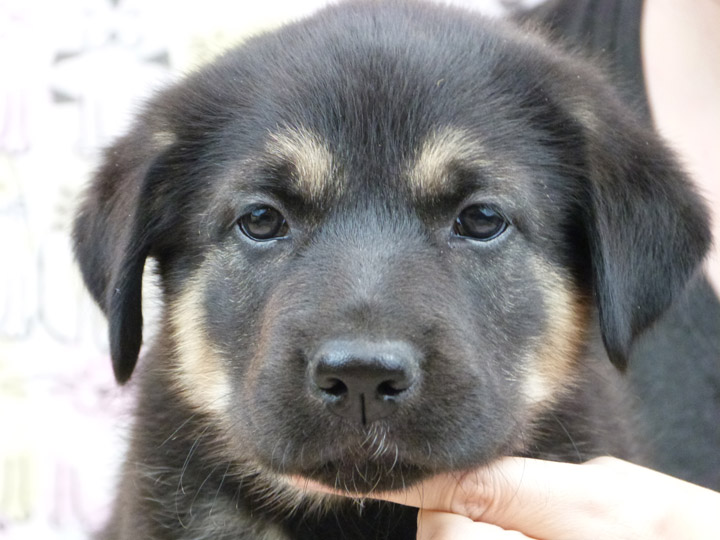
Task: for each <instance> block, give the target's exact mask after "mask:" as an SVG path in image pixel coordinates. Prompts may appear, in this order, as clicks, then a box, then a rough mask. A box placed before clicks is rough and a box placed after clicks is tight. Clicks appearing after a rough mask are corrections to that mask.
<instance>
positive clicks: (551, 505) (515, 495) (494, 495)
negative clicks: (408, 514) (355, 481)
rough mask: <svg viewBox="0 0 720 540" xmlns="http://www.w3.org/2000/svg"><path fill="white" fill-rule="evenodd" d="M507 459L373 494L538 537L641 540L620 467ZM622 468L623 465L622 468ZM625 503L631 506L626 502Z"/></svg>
mask: <svg viewBox="0 0 720 540" xmlns="http://www.w3.org/2000/svg"><path fill="white" fill-rule="evenodd" d="M598 472H599V471H598V468H597V467H595V468H591V467H587V466H583V465H572V464H567V463H556V462H549V461H540V460H534V459H525V458H504V459H501V460H499V461H498V462H496V463H494V464H492V465H490V466H488V467H483V468H480V469H477V470H473V471H470V472H466V473H463V474H449V475H440V476H437V477H434V478H431V479H429V480H428V481H426V482H423V483H422V484H421V485H420V486H418V487H416V488H410V489H408V490H406V491H404V492H400V493H397V492H395V493H383V494H373V495H372V497H373V498H380V499H382V500H388V501H391V502H396V503H400V504H406V505H409V506H416V507H418V508H424V509H429V510H436V511H441V512H450V513H454V514H460V515H463V516H466V517H468V518H470V519H471V520H472V521H476V522H480V521H482V522H486V523H492V524H495V525H497V526H499V527H500V528H501V529H503V530H516V531H523V533H525V534H527V535H530V536H532V537H536V538H553V539H554V540H564V539H567V540H576V539H577V538H600V537H602V538H617V539H620V538H635V539H637V538H641V537H643V536H644V534H638V532H637V530H636V529H637V528H636V527H634V524H636V523H640V522H639V520H637V518H636V516H633V515H632V508H633V507H634V505H635V502H634V501H633V500H632V499H629V498H627V494H625V493H618V489H617V488H618V486H621V485H623V483H624V480H623V479H622V478H620V477H619V475H618V471H617V470H612V471H605V470H603V471H600V474H598ZM620 472H622V468H620ZM622 501H624V502H625V503H626V504H624V505H623V504H622Z"/></svg>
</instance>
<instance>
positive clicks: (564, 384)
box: [523, 260, 590, 408]
mask: <svg viewBox="0 0 720 540" xmlns="http://www.w3.org/2000/svg"><path fill="white" fill-rule="evenodd" d="M533 265H534V266H535V267H536V268H537V272H538V274H537V275H540V276H543V280H544V283H545V285H544V287H543V301H544V304H545V312H546V313H547V328H546V329H545V333H544V336H543V338H542V341H541V342H540V343H539V344H538V346H537V348H536V349H535V352H534V354H533V355H532V357H531V359H530V362H529V364H528V370H527V375H526V378H525V381H524V384H523V388H524V394H525V397H526V398H527V401H528V403H529V404H530V406H531V407H533V408H536V407H541V408H546V407H548V406H550V405H552V404H553V403H554V402H555V401H556V400H557V399H558V398H560V397H561V396H562V395H563V394H564V393H565V392H567V391H568V390H570V389H571V388H572V387H573V385H574V379H575V371H576V366H577V364H578V359H579V355H580V353H581V347H582V346H583V343H584V342H585V340H586V339H587V332H588V326H589V318H590V310H589V305H588V303H587V302H586V301H584V300H583V299H582V298H581V297H580V296H579V294H578V293H577V292H575V291H574V290H573V286H572V284H571V283H570V281H569V280H568V279H567V278H565V277H563V276H562V275H561V274H560V273H559V272H558V271H557V270H555V269H553V267H552V266H551V265H550V264H548V263H547V262H544V261H540V260H536V261H534V263H533Z"/></svg>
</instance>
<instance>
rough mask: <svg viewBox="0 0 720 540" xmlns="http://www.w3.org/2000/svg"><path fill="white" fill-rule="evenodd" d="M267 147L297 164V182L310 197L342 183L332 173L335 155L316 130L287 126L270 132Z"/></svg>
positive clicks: (267, 149)
mask: <svg viewBox="0 0 720 540" xmlns="http://www.w3.org/2000/svg"><path fill="white" fill-rule="evenodd" d="M265 150H266V151H267V152H268V153H269V154H270V155H271V156H273V157H274V158H279V159H283V160H286V161H287V162H289V163H290V164H291V165H292V166H293V167H294V170H295V174H294V175H293V180H294V182H295V185H296V186H297V187H298V188H299V189H300V190H301V191H302V192H304V193H306V194H307V195H308V197H309V198H311V199H317V198H319V197H321V196H322V195H323V194H324V193H325V192H326V191H327V190H328V189H329V188H331V187H334V188H335V189H338V188H339V187H340V185H339V183H338V181H337V179H336V178H334V176H333V172H334V171H333V155H332V153H331V151H330V149H329V148H328V146H327V144H326V143H325V142H324V141H323V140H322V139H321V137H319V136H318V135H317V134H316V133H313V132H311V131H309V130H307V129H305V128H302V127H300V128H286V129H284V130H282V131H280V132H277V133H271V134H270V138H269V140H268V142H267V144H266V147H265Z"/></svg>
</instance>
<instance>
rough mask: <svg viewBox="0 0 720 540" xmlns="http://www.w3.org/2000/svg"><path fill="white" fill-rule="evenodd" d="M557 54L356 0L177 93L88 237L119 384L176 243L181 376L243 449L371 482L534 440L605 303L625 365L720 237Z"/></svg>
mask: <svg viewBox="0 0 720 540" xmlns="http://www.w3.org/2000/svg"><path fill="white" fill-rule="evenodd" d="M353 9H354V10H359V11H358V12H357V13H355V12H353ZM383 20H384V21H385V22H383V23H382V24H380V23H379V21H383ZM407 27H412V28H413V30H412V31H407V30H406V28H407ZM401 28H405V30H400V29H401ZM543 47H546V46H545V45H541V42H540V41H538V40H536V39H535V38H527V37H526V36H525V37H524V35H523V36H521V35H519V34H515V32H514V31H512V30H511V29H507V28H499V29H492V28H490V27H488V26H487V24H486V23H485V22H483V21H481V20H475V19H474V18H471V19H470V20H468V19H467V17H466V16H465V14H463V13H461V12H455V11H452V10H444V9H438V8H431V7H429V6H421V5H414V6H411V7H403V6H401V5H399V4H398V5H394V6H392V7H387V6H386V7H379V6H376V5H371V6H365V7H355V8H352V9H350V8H337V9H335V10H329V11H327V12H325V13H324V14H323V15H321V16H319V17H317V18H316V19H311V20H310V21H308V22H306V23H300V24H297V25H294V26H291V27H287V28H285V29H283V30H281V31H280V32H279V33H278V34H275V35H269V36H264V37H261V38H258V39H256V40H255V41H252V42H250V43H248V44H247V45H245V46H244V48H242V49H240V50H238V51H235V52H232V53H230V54H228V55H227V56H226V57H224V58H223V59H221V60H220V61H219V62H218V63H216V64H214V65H213V66H210V67H209V68H207V69H206V70H204V71H201V72H199V73H198V74H196V75H195V76H193V77H191V78H190V79H189V80H188V81H186V82H184V83H182V84H180V85H178V86H176V87H174V88H172V89H170V90H169V91H168V92H166V93H165V94H164V95H163V96H161V98H159V100H157V101H156V103H155V104H154V105H153V107H152V108H151V109H149V110H148V115H147V116H146V118H145V120H143V121H141V122H140V124H139V125H138V128H137V130H136V131H135V132H134V133H133V134H131V135H130V136H128V137H127V138H126V139H124V140H122V141H120V142H119V143H118V144H117V145H116V147H115V154H112V153H111V154H108V156H109V157H108V163H107V164H106V167H105V168H104V169H103V170H102V171H101V173H100V174H99V177H98V180H97V181H96V184H95V186H94V187H93V188H91V192H90V196H89V199H88V200H89V202H88V203H87V204H86V206H85V208H84V210H83V213H82V214H81V216H80V218H79V220H78V225H77V229H76V238H77V241H78V245H79V247H78V255H79V258H80V261H81V264H83V266H84V271H85V275H86V280H87V281H88V284H89V287H90V288H91V290H92V291H93V292H94V293H95V295H96V298H98V301H99V302H100V303H101V305H103V307H104V308H105V309H106V311H107V312H108V314H109V317H110V320H111V342H112V344H113V358H114V362H115V369H116V374H117V375H118V378H119V379H120V380H125V379H126V378H127V377H128V376H129V374H130V372H131V371H132V368H133V366H134V363H135V359H136V356H137V349H138V348H139V343H140V341H139V339H140V338H139V328H140V326H139V322H138V320H139V289H138V287H139V279H140V278H139V276H140V275H141V273H142V263H143V261H144V259H145V257H146V256H147V255H151V256H154V257H155V258H156V259H157V260H158V262H159V267H160V273H161V276H162V279H163V285H164V292H165V298H166V317H165V338H166V339H165V343H167V344H168V347H169V348H170V353H169V354H164V355H160V356H159V357H158V358H157V359H156V362H157V363H158V364H162V365H157V366H155V368H157V369H162V370H165V371H166V376H167V377H168V380H169V381H170V385H171V388H172V392H173V393H175V394H177V395H178V396H180V399H181V402H182V403H183V406H184V407H186V408H187V410H188V414H189V415H190V414H201V415H205V416H206V417H207V422H208V424H209V425H213V426H215V427H217V432H218V440H219V442H218V450H217V452H218V453H219V454H220V455H221V456H222V459H223V460H225V461H228V462H231V463H232V462H236V463H245V464H247V463H251V464H252V465H253V467H255V468H257V469H259V470H261V471H264V472H266V473H274V474H296V475H297V474H299V475H304V476H306V477H310V478H314V479H316V480H320V481H323V482H326V483H328V484H330V485H338V486H340V487H347V488H348V489H353V490H356V491H360V492H363V491H368V490H370V489H373V488H376V487H377V488H384V489H387V488H392V487H398V486H400V485H401V484H403V483H407V482H412V481H413V480H415V479H417V478H419V477H422V476H424V475H428V474H431V473H434V472H437V471H441V470H452V469H458V468H463V467H467V466H471V465H475V464H479V463H484V462H487V461H489V460H490V459H492V458H494V457H496V456H498V455H502V454H507V453H513V452H519V451H522V450H523V449H524V448H526V446H527V445H528V444H530V441H531V440H532V436H533V424H534V421H535V420H536V419H537V418H539V416H540V415H541V414H542V413H544V412H546V411H547V410H549V409H550V408H552V406H553V404H554V403H556V401H557V400H558V399H560V398H561V397H562V396H563V393H564V392H565V391H567V390H568V389H569V388H571V387H572V385H573V382H574V380H575V379H576V377H578V376H579V374H578V369H577V366H578V359H579V358H580V356H581V355H582V354H583V353H584V344H585V341H586V333H587V329H588V328H589V326H590V325H591V324H593V320H594V319H593V318H594V317H595V316H596V312H597V311H598V310H599V313H600V325H601V328H602V331H603V338H604V340H605V343H606V345H607V347H608V352H609V353H610V356H611V358H612V359H613V360H614V361H615V362H616V363H622V361H623V358H624V355H625V354H626V352H627V349H628V347H629V344H630V341H631V339H632V338H633V337H634V335H635V334H637V333H638V332H639V331H640V330H642V328H644V327H645V326H646V325H647V324H649V322H650V321H651V320H652V319H654V318H655V317H656V316H657V315H658V313H659V312H660V311H661V310H662V309H664V307H665V305H667V303H668V302H669V299H670V297H671V295H672V289H676V288H678V287H680V286H681V285H682V282H683V281H684V280H685V279H686V277H687V275H688V274H689V273H690V271H691V270H692V267H693V266H694V264H695V263H696V262H697V260H698V259H699V257H700V255H701V253H702V251H703V250H704V247H705V243H706V238H705V233H704V228H703V227H704V225H703V217H702V216H701V215H700V214H698V213H696V211H695V210H693V206H694V205H695V204H696V201H695V199H694V196H693V194H692V193H691V192H690V191H689V190H688V189H687V187H686V186H685V184H684V181H683V180H682V178H681V175H680V174H679V173H678V172H677V171H676V169H675V168H674V166H673V165H672V163H671V162H667V161H663V160H666V158H665V157H664V155H663V150H664V149H663V148H662V146H661V145H660V144H659V143H658V141H656V139H655V137H654V136H653V135H652V134H651V133H646V132H645V131H644V130H641V128H638V127H637V126H635V125H634V124H633V122H632V121H628V119H627V118H625V117H624V115H626V111H625V110H624V109H622V108H621V107H620V106H619V105H618V103H617V102H616V100H615V98H614V96H613V95H612V93H611V92H610V91H609V90H607V88H606V86H605V85H604V83H603V81H602V80H601V79H600V78H599V77H597V76H596V75H595V73H594V72H593V71H591V70H588V69H587V68H585V67H584V65H576V64H575V63H574V61H573V60H571V59H569V58H567V57H565V56H563V55H562V54H561V53H559V52H558V51H554V50H553V51H549V53H548V51H547V50H544V49H543ZM553 55H560V56H559V59H554V56H553ZM578 70H579V72H580V73H581V74H582V82H581V83H580V85H579V86H577V88H576V90H574V91H573V90H570V87H571V83H572V81H576V76H577V75H576V74H577V73H578ZM596 98H597V99H600V100H602V101H603V103H604V105H603V108H601V107H598V106H597V105H595V101H594V99H596ZM615 123H617V124H615ZM617 127H621V129H620V130H617V131H615V129H616V128H617ZM638 132H640V134H639V135H640V140H641V141H643V143H644V144H640V143H639V142H638V141H636V140H635V139H636V137H638ZM118 155H119V156H120V157H119V158H118V157H115V156H118ZM660 161H663V162H662V163H660ZM118 169H120V170H118ZM118 174H119V175H121V178H122V181H123V182H125V186H124V187H121V188H119V187H118V184H117V181H116V180H115V179H116V178H117V177H118ZM630 180H632V182H634V184H633V183H632V182H630ZM654 185H657V186H658V187H653V186H654ZM128 215H130V216H131V219H129V220H128V219H127V216H128ZM100 218H103V219H104V220H105V221H103V222H102V223H101V222H100ZM659 227H673V230H676V231H679V232H678V235H677V236H676V237H675V238H674V239H673V240H672V241H671V242H667V241H665V240H663V239H659V238H656V236H657V233H654V232H653V231H654V230H656V229H657V228H659ZM111 238H112V239H113V240H112V241H111V240H110V239H111ZM639 239H641V240H642V241H643V242H645V243H646V244H645V245H644V246H638V245H636V244H638V240H639ZM650 244H652V245H650ZM636 251H637V252H640V254H639V255H638V254H636ZM679 251H683V252H684V262H682V263H680V264H679V265H678V264H677V263H676V262H675V259H676V258H677V254H678V252H679ZM649 264H651V265H654V266H655V271H657V272H661V273H665V274H667V275H668V276H670V277H669V278H668V280H669V281H668V282H666V283H669V282H672V283H671V286H669V288H668V289H667V290H666V289H663V290H660V289H661V288H660V287H658V290H655V289H654V288H653V287H651V286H650V285H648V282H649V279H647V278H648V275H644V272H646V271H645V270H643V269H642V268H644V267H646V266H647V265H649ZM618 282H619V283H618ZM638 305H640V306H642V307H641V308H637V306H638Z"/></svg>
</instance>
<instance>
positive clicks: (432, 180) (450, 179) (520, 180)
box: [256, 125, 529, 204]
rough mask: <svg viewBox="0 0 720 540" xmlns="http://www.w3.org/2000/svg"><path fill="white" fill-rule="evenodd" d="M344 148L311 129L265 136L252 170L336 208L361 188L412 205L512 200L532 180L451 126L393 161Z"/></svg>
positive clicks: (426, 137)
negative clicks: (478, 197) (265, 171)
mask: <svg viewBox="0 0 720 540" xmlns="http://www.w3.org/2000/svg"><path fill="white" fill-rule="evenodd" d="M392 142H393V141H388V142H387V144H392ZM345 145H346V148H339V147H338V143H337V140H334V139H333V138H332V137H330V136H328V135H327V134H323V133H320V132H318V131H316V130H314V129H312V128H309V127H305V126H293V127H283V128H278V129H276V130H275V131H269V132H268V133H267V137H266V140H265V143H264V145H263V148H262V153H261V156H260V157H259V159H258V164H257V165H256V166H257V167H260V168H262V167H265V168H270V169H272V170H274V171H276V172H277V171H281V173H280V174H277V175H276V177H275V178H274V180H275V182H276V184H277V187H278V189H280V190H285V191H291V192H292V193H293V194H294V195H297V196H299V197H301V198H302V199H304V200H306V201H309V202H313V201H314V202H317V201H321V200H326V201H327V200H338V198H339V197H341V196H343V195H344V194H345V192H349V193H348V196H351V197H352V196H356V195H357V191H358V190H357V185H358V184H360V185H361V188H362V189H364V190H367V189H368V187H369V188H370V189H371V190H372V191H374V192H376V193H381V194H383V195H390V194H392V195H393V196H397V195H400V196H403V197H405V198H406V200H408V201H410V202H414V203H416V204H422V203H425V202H433V201H438V200H439V199H443V198H456V197H457V196H461V195H462V193H466V192H468V191H472V190H473V189H476V190H483V191H484V192H485V193H487V194H494V195H508V196H512V195H515V194H517V193H516V192H518V191H520V190H522V189H524V188H525V187H526V185H525V184H526V183H527V182H526V181H525V180H526V179H527V177H528V176H529V175H528V174H526V172H525V171H524V170H523V168H522V167H521V166H520V165H518V164H515V163H512V161H511V160H508V159H507V156H503V155H502V154H498V152H497V150H493V149H488V148H486V146H485V144H484V142H483V140H482V138H481V137H478V136H476V135H474V134H473V133H471V132H470V131H469V130H467V129H465V128H462V127H458V126H453V125H438V126H436V127H435V128H433V129H430V130H428V131H427V133H424V134H422V136H418V137H417V138H416V139H415V140H413V141H412V142H411V143H410V144H406V146H405V147H403V148H399V149H398V150H397V151H396V152H395V153H393V155H392V158H391V159H389V158H388V157H387V156H383V157H379V156H377V155H375V154H373V153H372V152H367V150H366V149H364V148H362V147H361V146H360V145H358V147H357V148H350V149H348V148H347V146H352V143H351V142H346V143H345ZM350 154H354V155H353V156H352V157H350ZM370 169H372V172H368V171H369V170H370ZM510 178H512V181H509V179H510ZM266 180H267V178H266ZM354 186H355V187H354Z"/></svg>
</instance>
